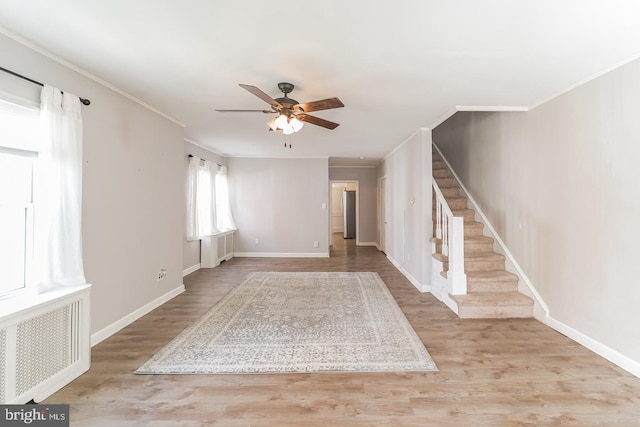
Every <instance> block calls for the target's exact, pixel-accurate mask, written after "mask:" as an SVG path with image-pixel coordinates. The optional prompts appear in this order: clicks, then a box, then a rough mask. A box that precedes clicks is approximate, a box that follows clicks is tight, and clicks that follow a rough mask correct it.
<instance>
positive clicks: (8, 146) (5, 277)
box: [0, 101, 41, 298]
mask: <svg viewBox="0 0 640 427" xmlns="http://www.w3.org/2000/svg"><path fill="white" fill-rule="evenodd" d="M40 138H41V133H40V119H39V110H38V109H34V108H29V107H23V106H19V105H16V104H12V103H8V102H5V101H0V298H1V297H3V296H6V295H8V294H11V293H14V292H16V291H19V290H20V289H24V288H25V287H26V286H27V285H28V283H29V277H28V272H29V268H30V263H31V262H32V259H33V216H34V204H33V182H34V179H33V178H34V172H35V167H36V160H37V155H38V153H37V148H38V145H39V142H40Z"/></svg>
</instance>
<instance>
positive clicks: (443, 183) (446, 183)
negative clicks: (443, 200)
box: [434, 176, 458, 189]
mask: <svg viewBox="0 0 640 427" xmlns="http://www.w3.org/2000/svg"><path fill="white" fill-rule="evenodd" d="M434 178H435V179H436V182H437V183H438V187H440V189H443V188H447V187H458V183H457V182H456V180H455V178H439V177H437V176H434Z"/></svg>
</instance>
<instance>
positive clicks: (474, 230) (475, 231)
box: [464, 224, 484, 236]
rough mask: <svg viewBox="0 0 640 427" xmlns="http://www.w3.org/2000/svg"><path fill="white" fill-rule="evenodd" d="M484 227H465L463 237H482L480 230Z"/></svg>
mask: <svg viewBox="0 0 640 427" xmlns="http://www.w3.org/2000/svg"><path fill="white" fill-rule="evenodd" d="M483 228H484V225H482V224H480V225H479V226H476V225H474V226H467V225H465V227H464V235H465V236H482V229H483Z"/></svg>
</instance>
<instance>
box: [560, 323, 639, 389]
mask: <svg viewBox="0 0 640 427" xmlns="http://www.w3.org/2000/svg"><path fill="white" fill-rule="evenodd" d="M547 325H548V326H549V327H551V328H553V329H555V330H556V331H558V332H560V333H561V334H563V335H566V336H567V337H569V338H571V339H572V340H574V341H575V342H577V343H578V344H581V345H583V346H585V347H586V348H588V349H589V350H591V351H593V352H594V353H596V354H598V355H600V356H602V357H604V358H605V359H607V360H608V361H610V362H611V363H614V364H616V365H618V366H619V367H621V368H622V369H624V370H625V371H627V372H629V373H630V374H632V375H635V376H636V377H638V378H640V362H638V361H635V360H633V359H630V358H629V357H627V356H625V355H624V354H621V353H618V352H617V351H615V350H613V349H612V348H610V347H607V346H606V345H604V344H602V343H601V342H599V341H596V340H594V339H593V338H591V337H588V336H587V335H585V334H583V333H582V332H579V331H577V330H575V329H573V328H572V327H570V326H568V325H565V324H564V323H562V322H560V321H559V320H556V319H554V318H552V317H549V318H548V321H547Z"/></svg>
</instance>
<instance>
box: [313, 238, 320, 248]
mask: <svg viewBox="0 0 640 427" xmlns="http://www.w3.org/2000/svg"><path fill="white" fill-rule="evenodd" d="M313 247H314V248H319V247H320V244H319V243H318V241H317V240H316V241H315V242H313Z"/></svg>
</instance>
